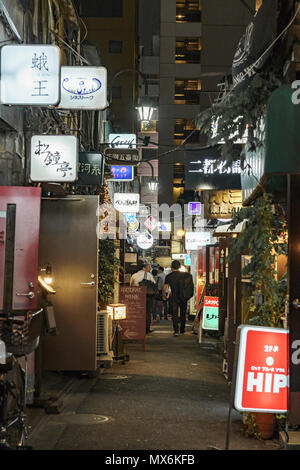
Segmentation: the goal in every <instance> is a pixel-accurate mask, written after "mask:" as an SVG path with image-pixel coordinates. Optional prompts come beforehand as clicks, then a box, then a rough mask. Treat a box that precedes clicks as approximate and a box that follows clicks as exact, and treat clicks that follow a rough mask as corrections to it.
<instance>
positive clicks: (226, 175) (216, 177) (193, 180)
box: [185, 145, 244, 191]
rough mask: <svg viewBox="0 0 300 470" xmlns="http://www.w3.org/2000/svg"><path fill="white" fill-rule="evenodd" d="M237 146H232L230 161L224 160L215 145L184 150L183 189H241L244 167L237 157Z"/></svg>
mask: <svg viewBox="0 0 300 470" xmlns="http://www.w3.org/2000/svg"><path fill="white" fill-rule="evenodd" d="M239 147H240V146H238V145H236V146H235V147H234V150H233V155H232V162H227V161H226V160H224V159H223V158H222V155H221V152H220V149H219V148H217V147H207V148H203V149H199V150H186V152H185V155H186V165H185V189H186V190H210V191H211V190H225V189H241V175H242V174H243V171H244V169H243V164H242V161H241V159H240V157H239V151H240V149H239Z"/></svg>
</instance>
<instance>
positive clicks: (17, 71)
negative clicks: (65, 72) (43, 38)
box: [1, 44, 60, 106]
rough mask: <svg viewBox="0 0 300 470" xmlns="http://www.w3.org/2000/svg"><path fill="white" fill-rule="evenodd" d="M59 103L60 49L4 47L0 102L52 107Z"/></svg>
mask: <svg viewBox="0 0 300 470" xmlns="http://www.w3.org/2000/svg"><path fill="white" fill-rule="evenodd" d="M59 100H60V49H59V48H58V47H57V46H52V45H49V44H45V45H40V44H36V45H27V44H22V45H6V46H3V48H2V50H1V103H3V104H8V105H19V106H24V105H27V106H28V105H29V106H55V105H57V104H58V103H59Z"/></svg>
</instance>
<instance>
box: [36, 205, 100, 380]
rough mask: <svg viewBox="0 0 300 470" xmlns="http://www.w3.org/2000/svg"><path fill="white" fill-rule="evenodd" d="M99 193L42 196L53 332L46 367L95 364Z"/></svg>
mask: <svg viewBox="0 0 300 470" xmlns="http://www.w3.org/2000/svg"><path fill="white" fill-rule="evenodd" d="M97 205H98V196H68V197H66V198H57V199H51V200H49V199H43V200H42V210H41V230H40V256H39V263H40V268H41V269H43V268H45V267H46V266H47V265H50V266H51V269H52V278H53V288H54V289H55V291H56V294H55V295H53V296H51V299H50V300H51V302H52V304H53V306H54V311H55V319H56V326H57V330H58V335H57V336H50V335H47V336H46V337H45V338H44V341H43V343H44V347H43V368H44V370H84V371H92V370H95V369H96V313H97V303H98V272H97V271H98V239H97V234H96V225H97V218H96V210H97Z"/></svg>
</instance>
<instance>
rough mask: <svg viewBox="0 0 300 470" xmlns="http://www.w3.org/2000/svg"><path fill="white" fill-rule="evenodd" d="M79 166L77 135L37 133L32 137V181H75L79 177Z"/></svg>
mask: <svg viewBox="0 0 300 470" xmlns="http://www.w3.org/2000/svg"><path fill="white" fill-rule="evenodd" d="M77 166H78V140H77V137H75V136H73V135H35V136H33V137H32V138H31V158H30V179H31V181H35V182H43V181H44V182H61V183H66V182H74V181H75V180H76V179H77V171H78V169H77Z"/></svg>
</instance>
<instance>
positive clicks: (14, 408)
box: [0, 309, 43, 450]
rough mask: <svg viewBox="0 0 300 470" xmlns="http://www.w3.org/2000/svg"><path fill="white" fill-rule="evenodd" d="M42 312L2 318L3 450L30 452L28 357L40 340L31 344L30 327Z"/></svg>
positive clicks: (0, 405)
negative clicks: (28, 450) (27, 443)
mask: <svg viewBox="0 0 300 470" xmlns="http://www.w3.org/2000/svg"><path fill="white" fill-rule="evenodd" d="M42 311H43V309H40V310H38V311H37V312H35V313H32V312H27V313H26V314H25V315H23V317H24V318H23V319H20V318H19V317H18V318H15V317H14V316H9V315H5V314H1V315H0V339H1V340H2V341H4V343H5V347H6V357H5V361H3V362H5V363H4V364H0V450H25V449H26V448H27V447H26V440H27V438H28V426H27V421H26V412H25V408H26V393H27V356H28V354H30V353H31V352H33V351H34V350H35V349H36V348H37V347H38V345H39V340H40V337H39V336H37V337H36V338H35V339H34V340H33V341H29V326H30V323H31V320H32V319H33V318H34V317H36V316H37V315H39V314H40V313H41V312H42ZM22 357H24V358H25V367H24V368H23V367H22V366H21V364H20V362H19V359H20V358H22Z"/></svg>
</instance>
